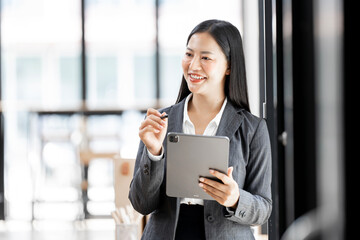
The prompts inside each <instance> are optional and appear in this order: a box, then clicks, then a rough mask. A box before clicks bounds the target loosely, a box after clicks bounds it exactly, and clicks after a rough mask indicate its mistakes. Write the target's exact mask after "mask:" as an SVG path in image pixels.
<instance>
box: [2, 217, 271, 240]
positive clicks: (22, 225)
mask: <svg viewBox="0 0 360 240" xmlns="http://www.w3.org/2000/svg"><path fill="white" fill-rule="evenodd" d="M257 230H258V229H257V228H254V234H255V239H256V240H267V239H268V238H267V236H266V235H260V234H259V233H258V231H257ZM139 238H140V236H139ZM0 240H115V223H114V221H113V220H112V219H92V220H86V221H79V222H64V221H43V222H41V221H36V222H33V223H31V222H28V221H11V220H7V221H0Z"/></svg>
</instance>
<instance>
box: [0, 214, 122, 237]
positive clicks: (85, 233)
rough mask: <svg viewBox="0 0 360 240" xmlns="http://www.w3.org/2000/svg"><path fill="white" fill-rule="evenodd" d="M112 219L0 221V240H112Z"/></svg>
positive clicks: (113, 234) (113, 224) (113, 230)
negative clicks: (31, 221)
mask: <svg viewBox="0 0 360 240" xmlns="http://www.w3.org/2000/svg"><path fill="white" fill-rule="evenodd" d="M114 239H115V223H114V221H113V220H112V219H99V220H87V221H84V222H77V223H76V222H72V223H69V222H59V221H53V222H49V221H46V222H34V223H30V222H20V221H6V222H5V221H0V240H114Z"/></svg>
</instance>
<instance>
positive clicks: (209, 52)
mask: <svg viewBox="0 0 360 240" xmlns="http://www.w3.org/2000/svg"><path fill="white" fill-rule="evenodd" d="M186 49H187V50H189V51H192V52H194V50H192V49H191V48H189V47H186ZM200 53H202V54H214V53H213V52H211V51H201V52H200Z"/></svg>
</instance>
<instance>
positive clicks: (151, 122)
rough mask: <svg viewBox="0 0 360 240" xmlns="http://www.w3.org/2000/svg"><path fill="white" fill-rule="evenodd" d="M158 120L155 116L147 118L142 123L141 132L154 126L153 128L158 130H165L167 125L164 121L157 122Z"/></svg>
mask: <svg viewBox="0 0 360 240" xmlns="http://www.w3.org/2000/svg"><path fill="white" fill-rule="evenodd" d="M156 118H157V117H155V116H154V115H151V116H148V117H146V119H145V120H144V121H143V122H142V123H141V125H140V127H139V130H141V129H143V128H145V127H147V126H152V127H153V128H156V129H158V130H161V129H163V128H164V126H165V124H166V123H161V121H162V120H160V121H157V119H156Z"/></svg>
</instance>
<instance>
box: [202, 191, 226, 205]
mask: <svg viewBox="0 0 360 240" xmlns="http://www.w3.org/2000/svg"><path fill="white" fill-rule="evenodd" d="M203 190H204V192H206V193H207V194H209V195H210V196H211V197H212V198H213V199H214V200H215V201H217V202H218V203H220V204H221V205H222V199H221V198H220V197H219V196H217V195H215V194H213V193H212V192H209V191H207V190H205V189H203Z"/></svg>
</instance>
